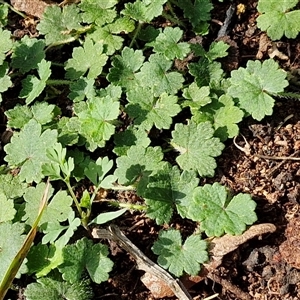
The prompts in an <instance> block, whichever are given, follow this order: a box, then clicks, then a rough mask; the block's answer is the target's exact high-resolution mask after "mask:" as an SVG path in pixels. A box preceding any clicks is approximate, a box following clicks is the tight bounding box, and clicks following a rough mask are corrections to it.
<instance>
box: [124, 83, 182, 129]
mask: <svg viewBox="0 0 300 300" xmlns="http://www.w3.org/2000/svg"><path fill="white" fill-rule="evenodd" d="M141 95H142V97H141ZM127 100H128V102H129V103H128V104H127V105H126V108H125V111H126V112H127V113H128V115H129V116H130V117H131V118H133V119H134V124H135V125H138V126H140V127H141V128H144V129H146V130H150V129H151V128H152V127H153V125H154V126H155V127H156V128H158V129H169V128H170V126H171V124H172V121H173V120H172V117H174V116H176V115H177V114H178V113H179V112H180V110H181V109H180V106H179V105H178V104H177V100H178V99H177V96H170V95H167V94H166V93H162V94H161V95H160V96H159V97H158V98H157V97H155V96H154V95H153V91H152V90H150V89H149V88H143V87H141V86H138V87H137V88H135V89H132V90H130V91H129V92H128V93H127Z"/></svg>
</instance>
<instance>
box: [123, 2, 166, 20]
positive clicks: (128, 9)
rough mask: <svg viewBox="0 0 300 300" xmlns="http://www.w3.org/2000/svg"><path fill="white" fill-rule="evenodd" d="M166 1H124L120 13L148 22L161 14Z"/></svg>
mask: <svg viewBox="0 0 300 300" xmlns="http://www.w3.org/2000/svg"><path fill="white" fill-rule="evenodd" d="M166 2H167V0H152V1H149V0H136V1H135V2H134V3H126V4H125V9H124V10H122V12H121V13H122V14H124V15H125V16H128V17H130V18H132V19H134V20H136V21H140V22H145V23H150V21H152V20H153V19H154V18H155V17H158V16H159V15H161V13H162V11H163V5H164V4H165V3H166Z"/></svg>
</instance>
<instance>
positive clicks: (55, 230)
mask: <svg viewBox="0 0 300 300" xmlns="http://www.w3.org/2000/svg"><path fill="white" fill-rule="evenodd" d="M68 222H69V225H67V226H61V225H60V224H59V223H58V222H55V221H50V222H47V223H44V224H43V226H41V229H42V231H43V233H44V234H45V235H44V236H43V239H42V244H47V243H54V242H55V241H56V240H57V238H58V236H59V235H61V233H62V232H63V231H65V233H64V234H63V235H61V236H60V237H59V239H58V240H57V241H56V244H57V245H58V244H59V246H61V247H64V246H65V245H66V244H67V243H68V242H69V240H70V238H71V237H72V236H73V235H74V232H75V231H76V230H77V228H78V227H79V226H80V224H81V221H80V219H79V218H75V212H74V211H70V213H69V215H68Z"/></svg>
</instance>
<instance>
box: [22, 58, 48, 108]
mask: <svg viewBox="0 0 300 300" xmlns="http://www.w3.org/2000/svg"><path fill="white" fill-rule="evenodd" d="M50 66H51V62H50V61H46V60H44V59H43V60H42V61H41V62H40V63H38V74H39V77H40V79H38V78H37V77H36V76H34V75H28V76H27V77H26V78H25V79H24V80H23V81H22V85H23V88H22V90H21V92H20V98H26V104H30V103H31V102H32V101H33V100H34V99H35V98H37V97H38V96H39V95H40V94H41V93H42V91H43V90H44V88H45V87H46V81H47V80H48V78H49V77H50V75H51V69H50Z"/></svg>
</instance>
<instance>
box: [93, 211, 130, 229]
mask: <svg viewBox="0 0 300 300" xmlns="http://www.w3.org/2000/svg"><path fill="white" fill-rule="evenodd" d="M126 211H127V208H122V209H120V210H117V211H110V212H106V213H101V214H99V215H98V216H97V217H96V218H95V219H93V220H92V221H91V222H90V223H89V225H90V224H98V225H101V224H105V223H107V222H109V221H111V220H114V219H116V218H118V217H120V216H121V215H123V214H124V213H125V212H126Z"/></svg>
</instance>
